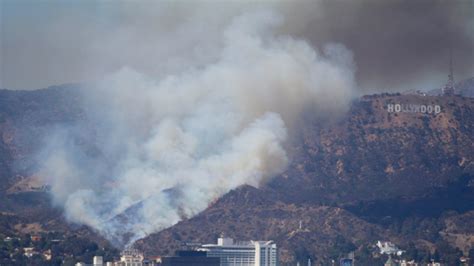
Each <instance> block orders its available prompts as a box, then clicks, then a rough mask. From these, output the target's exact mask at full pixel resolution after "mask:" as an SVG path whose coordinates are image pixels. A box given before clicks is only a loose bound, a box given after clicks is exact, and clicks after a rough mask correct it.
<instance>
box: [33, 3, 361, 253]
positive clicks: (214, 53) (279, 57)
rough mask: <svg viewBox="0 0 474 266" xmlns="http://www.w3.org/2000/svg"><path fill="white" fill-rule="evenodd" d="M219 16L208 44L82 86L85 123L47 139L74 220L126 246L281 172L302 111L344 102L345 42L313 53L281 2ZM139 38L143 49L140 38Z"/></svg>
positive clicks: (190, 32)
mask: <svg viewBox="0 0 474 266" xmlns="http://www.w3.org/2000/svg"><path fill="white" fill-rule="evenodd" d="M186 12H188V10H187V9H186ZM222 12H224V11H222ZM224 13H225V15H226V17H227V16H230V17H229V18H226V19H223V20H221V21H220V24H219V26H212V25H213V24H212V23H213V22H215V21H212V19H211V21H206V23H208V24H209V30H210V31H213V32H212V34H211V35H212V38H211V39H212V41H211V42H208V40H204V42H205V44H202V43H196V44H193V45H194V46H195V47H194V48H195V49H194V50H193V51H183V53H182V54H179V53H178V54H176V55H175V54H173V53H172V52H171V53H172V54H173V56H170V55H167V56H163V60H158V61H150V62H147V64H150V65H153V64H156V66H157V67H158V68H160V69H161V70H162V71H161V72H160V73H162V74H160V75H156V76H153V75H149V74H143V73H142V72H141V71H140V70H137V69H134V68H133V66H132V67H124V68H122V69H121V70H119V71H117V72H115V73H113V74H110V75H107V76H106V77H105V78H103V79H101V80H100V81H98V82H95V83H94V84H93V85H90V86H89V88H85V89H84V109H85V117H86V119H85V121H86V122H84V124H81V125H73V126H69V127H62V128H61V129H56V130H54V131H53V132H52V133H51V134H50V135H48V136H47V140H48V141H47V142H48V144H47V145H46V146H45V149H44V151H43V152H42V154H41V159H42V160H43V161H44V162H45V163H44V169H43V170H42V176H44V177H45V178H47V182H48V183H49V184H50V185H51V192H52V195H53V198H54V202H55V203H56V204H58V205H60V206H62V207H63V208H64V210H65V214H66V217H67V218H68V219H69V220H70V221H72V222H75V223H80V224H86V225H88V226H91V227H92V228H94V229H96V230H97V231H98V232H100V233H101V234H103V235H105V236H106V237H108V238H109V239H110V240H112V241H113V243H114V244H116V245H119V246H120V245H126V244H130V243H132V242H133V241H134V240H136V239H138V238H140V237H143V236H145V235H146V234H149V233H152V232H156V231H158V230H161V229H164V228H166V227H168V226H171V225H173V224H175V223H176V222H178V221H179V220H181V219H183V218H185V217H192V216H193V215H195V214H197V213H198V212H200V211H202V210H204V209H205V208H206V207H207V206H208V205H209V204H210V203H211V202H212V201H213V200H215V199H216V198H218V197H219V196H221V195H223V194H224V193H226V192H227V191H229V190H230V189H233V188H235V187H237V186H240V185H242V184H249V185H253V186H259V185H260V184H262V183H264V182H266V180H267V179H269V178H271V177H272V176H275V175H277V174H279V173H281V172H282V171H283V170H284V169H285V167H286V165H287V163H288V160H289V158H288V155H287V153H286V152H285V149H284V145H285V141H287V139H288V136H289V134H291V133H292V129H291V127H289V125H291V123H292V121H293V120H294V118H296V117H297V116H298V115H299V114H300V113H301V112H303V111H307V110H308V108H309V109H310V110H312V111H314V112H319V113H321V112H324V113H325V114H327V113H334V112H339V111H341V110H344V109H345V107H347V106H348V104H349V101H350V100H351V99H352V97H353V95H354V91H355V82H354V64H353V62H352V54H351V52H350V51H348V50H347V49H346V48H344V46H342V45H339V44H328V45H325V46H324V47H322V49H321V50H317V49H314V48H313V47H312V46H311V45H309V44H308V43H307V42H305V41H304V40H300V39H295V38H292V37H291V36H289V35H287V34H284V31H282V30H281V29H282V28H283V27H284V26H285V25H286V24H285V15H284V13H282V12H278V10H277V9H269V8H254V9H251V10H249V9H236V10H232V12H230V11H229V10H225V12H224ZM174 14H176V13H174ZM195 16H198V17H200V18H201V19H203V20H204V19H205V18H204V17H202V14H200V13H199V12H198V13H197V14H189V13H186V14H185V16H184V17H190V19H193V20H192V22H193V23H194V22H195V20H194V17H195ZM170 19H175V18H174V17H172V18H170ZM163 23H165V24H166V20H164V21H163ZM169 23H170V24H169V25H168V24H166V25H158V26H157V27H161V26H163V27H165V26H166V27H172V25H174V24H173V22H169ZM203 23H204V22H203V21H202V20H197V21H196V25H186V26H182V27H178V28H173V31H172V32H170V33H169V34H168V35H167V37H170V38H173V39H172V41H169V40H163V42H164V43H166V44H175V43H176V45H177V46H180V45H182V44H181V43H180V42H181V41H189V39H188V38H190V36H194V35H196V36H201V35H203V34H204V35H205V34H206V32H205V31H206V30H207V29H208V28H207V26H208V24H203ZM214 31H215V32H214ZM201 38H203V37H202V36H201V37H200V38H196V40H200V39H201ZM137 42H141V43H137V47H136V49H140V45H144V44H143V43H145V42H146V40H137ZM186 47H187V48H188V49H193V47H192V46H190V45H189V44H187V45H186ZM104 49H106V48H104ZM156 49H157V50H156V52H157V53H159V54H161V53H163V54H166V52H167V51H168V50H167V49H171V50H173V47H170V48H167V49H165V51H163V50H162V49H164V48H163V47H157V48H156ZM114 52H115V51H114ZM124 52H126V51H124ZM117 56H120V53H118V54H117ZM151 58H156V57H155V56H151ZM143 60H145V61H146V60H148V59H147V58H143ZM77 139H87V140H89V141H91V140H93V142H92V143H86V144H85V143H81V142H80V141H77Z"/></svg>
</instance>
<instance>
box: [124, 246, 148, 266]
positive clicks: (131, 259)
mask: <svg viewBox="0 0 474 266" xmlns="http://www.w3.org/2000/svg"><path fill="white" fill-rule="evenodd" d="M143 260H144V256H143V253H141V252H140V251H138V250H135V249H127V250H124V251H122V253H120V262H119V263H118V265H120V266H142V265H143Z"/></svg>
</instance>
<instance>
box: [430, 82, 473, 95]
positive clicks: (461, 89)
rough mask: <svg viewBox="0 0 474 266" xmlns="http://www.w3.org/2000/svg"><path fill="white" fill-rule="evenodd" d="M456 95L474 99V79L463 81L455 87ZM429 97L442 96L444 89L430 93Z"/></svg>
mask: <svg viewBox="0 0 474 266" xmlns="http://www.w3.org/2000/svg"><path fill="white" fill-rule="evenodd" d="M455 89H456V93H457V94H459V95H462V96H465V97H471V98H472V97H474V78H469V79H465V80H462V81H460V82H458V83H456V85H455ZM428 94H429V95H441V94H442V89H441V88H439V89H434V90H430V91H429V92H428Z"/></svg>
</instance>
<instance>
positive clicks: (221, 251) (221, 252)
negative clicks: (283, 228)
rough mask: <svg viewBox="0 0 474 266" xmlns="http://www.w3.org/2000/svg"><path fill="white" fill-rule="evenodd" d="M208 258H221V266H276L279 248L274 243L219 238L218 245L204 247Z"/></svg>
mask: <svg viewBox="0 0 474 266" xmlns="http://www.w3.org/2000/svg"><path fill="white" fill-rule="evenodd" d="M199 250H202V251H207V256H208V257H219V258H220V260H221V264H220V265H221V266H276V265H277V264H278V262H277V246H276V244H275V243H273V241H245V242H234V240H233V239H232V238H218V239H217V244H207V245H202V247H201V248H200V249H199Z"/></svg>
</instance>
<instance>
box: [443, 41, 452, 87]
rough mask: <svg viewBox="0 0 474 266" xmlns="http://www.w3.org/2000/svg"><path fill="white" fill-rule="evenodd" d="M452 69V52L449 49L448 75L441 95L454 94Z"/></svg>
mask: <svg viewBox="0 0 474 266" xmlns="http://www.w3.org/2000/svg"><path fill="white" fill-rule="evenodd" d="M454 92H455V89H454V71H453V53H452V51H451V50H450V51H449V75H448V82H447V83H446V85H445V86H444V88H443V95H446V96H452V95H454Z"/></svg>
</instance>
